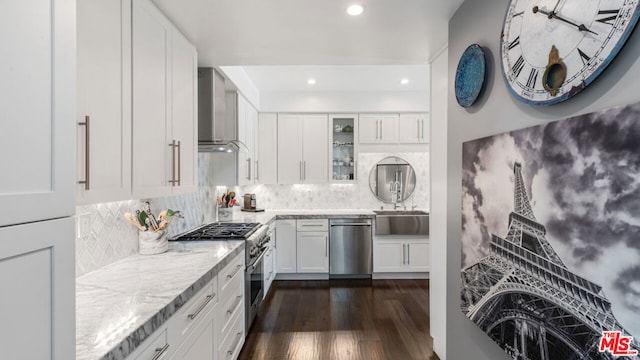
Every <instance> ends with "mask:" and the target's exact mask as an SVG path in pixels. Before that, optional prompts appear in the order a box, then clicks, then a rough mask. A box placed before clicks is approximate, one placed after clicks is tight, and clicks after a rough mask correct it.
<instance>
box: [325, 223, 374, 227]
mask: <svg viewBox="0 0 640 360" xmlns="http://www.w3.org/2000/svg"><path fill="white" fill-rule="evenodd" d="M334 226H371V223H338V224H331V227H334Z"/></svg>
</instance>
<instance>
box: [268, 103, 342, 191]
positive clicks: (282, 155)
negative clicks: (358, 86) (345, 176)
mask: <svg viewBox="0 0 640 360" xmlns="http://www.w3.org/2000/svg"><path fill="white" fill-rule="evenodd" d="M328 124H329V123H328V117H327V115H318V114H304V115H302V114H279V115H278V184H301V183H306V184H323V183H326V182H327V181H328V157H329V156H328V152H327V151H324V149H326V148H327V146H328V141H329V138H328V136H329V134H328V133H329V125H328Z"/></svg>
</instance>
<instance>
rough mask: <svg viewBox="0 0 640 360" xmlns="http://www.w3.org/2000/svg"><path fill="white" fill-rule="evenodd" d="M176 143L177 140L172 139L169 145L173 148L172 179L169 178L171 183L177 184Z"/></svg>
mask: <svg viewBox="0 0 640 360" xmlns="http://www.w3.org/2000/svg"><path fill="white" fill-rule="evenodd" d="M176 146H178V145H177V144H176V141H175V140H172V141H171V144H169V147H170V148H171V180H169V184H171V185H173V186H176V183H177V180H176Z"/></svg>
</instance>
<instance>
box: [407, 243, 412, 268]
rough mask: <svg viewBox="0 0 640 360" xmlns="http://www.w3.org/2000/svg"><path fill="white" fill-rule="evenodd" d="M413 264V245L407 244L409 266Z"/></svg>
mask: <svg viewBox="0 0 640 360" xmlns="http://www.w3.org/2000/svg"><path fill="white" fill-rule="evenodd" d="M409 264H411V244H407V265H409Z"/></svg>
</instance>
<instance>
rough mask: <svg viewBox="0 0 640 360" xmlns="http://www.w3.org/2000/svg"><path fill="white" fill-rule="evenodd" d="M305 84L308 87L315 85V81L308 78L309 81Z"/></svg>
mask: <svg viewBox="0 0 640 360" xmlns="http://www.w3.org/2000/svg"><path fill="white" fill-rule="evenodd" d="M307 84H309V85H315V84H316V79H314V78H310V79H309V80H307Z"/></svg>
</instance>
